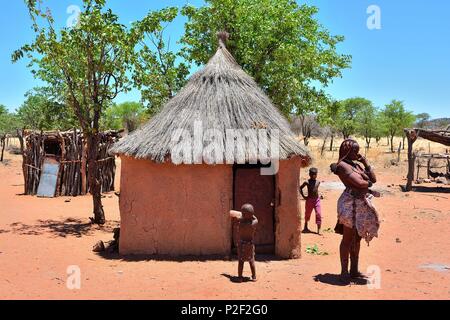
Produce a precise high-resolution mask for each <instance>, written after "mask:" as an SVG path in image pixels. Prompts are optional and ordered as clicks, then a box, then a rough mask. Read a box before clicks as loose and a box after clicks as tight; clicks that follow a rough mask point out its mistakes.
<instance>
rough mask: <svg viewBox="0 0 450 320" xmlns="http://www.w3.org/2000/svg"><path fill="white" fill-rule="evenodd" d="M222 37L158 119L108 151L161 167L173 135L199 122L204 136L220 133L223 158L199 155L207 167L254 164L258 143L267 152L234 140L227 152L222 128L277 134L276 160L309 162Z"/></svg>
mask: <svg viewBox="0 0 450 320" xmlns="http://www.w3.org/2000/svg"><path fill="white" fill-rule="evenodd" d="M226 37H227V36H225V35H224V33H220V34H219V47H218V49H217V52H216V53H215V55H214V56H213V57H212V58H211V59H210V61H209V62H208V63H207V64H206V66H205V67H204V68H203V69H202V70H200V71H198V72H197V73H195V74H194V75H193V76H192V77H191V78H190V80H189V82H188V83H187V84H186V86H185V87H184V88H183V89H181V90H180V92H179V93H178V94H177V95H176V96H175V97H174V98H172V99H171V100H170V101H168V102H167V104H166V105H165V106H164V107H163V109H162V110H161V112H160V113H159V114H157V115H156V116H155V117H154V118H152V119H151V120H150V121H149V122H148V123H147V124H145V125H144V126H143V127H141V128H140V129H138V130H136V131H135V132H133V133H132V134H130V135H129V136H127V137H126V138H124V139H122V140H121V141H119V142H118V143H116V144H115V145H114V146H113V147H112V149H111V151H112V152H114V153H116V154H123V155H127V156H132V157H135V158H138V159H149V160H153V161H155V162H164V161H165V160H166V159H167V157H168V156H169V155H170V154H171V150H172V147H173V146H174V143H176V142H172V139H173V135H174V133H175V132H177V130H180V129H181V130H187V131H188V132H190V134H191V135H192V136H193V129H194V123H195V122H196V121H200V122H201V124H202V128H203V130H204V131H205V130H206V129H215V130H218V131H216V132H220V133H222V135H221V139H222V140H223V141H220V144H221V145H223V146H224V147H223V154H221V155H219V156H218V155H216V154H214V150H213V149H211V148H209V149H208V148H207V149H205V150H204V151H203V152H204V153H203V157H204V158H208V159H210V161H209V162H207V163H209V164H212V163H225V162H226V159H230V156H233V155H234V159H238V158H240V159H242V157H245V161H246V162H250V161H255V159H254V155H255V153H254V150H255V148H258V147H259V148H260V149H262V148H261V143H263V144H264V143H265V144H266V146H264V148H265V149H270V139H266V141H262V140H259V141H258V142H257V143H258V145H256V142H255V141H254V140H252V139H246V140H245V141H242V140H239V139H237V141H235V143H236V144H235V145H236V148H235V149H227V148H226V147H225V145H226V139H227V138H226V137H227V129H253V130H255V129H267V131H269V130H270V129H278V130H279V158H280V159H287V158H290V157H292V156H295V155H300V156H302V157H303V159H304V160H305V161H307V162H309V160H310V156H309V153H308V150H307V149H306V147H305V146H304V145H302V144H301V143H300V142H299V141H297V140H296V139H295V138H294V134H293V133H292V131H291V130H290V127H289V124H288V122H287V120H286V119H285V118H284V117H283V116H282V114H281V113H280V112H279V110H278V109H277V108H276V107H274V106H273V105H272V103H271V101H270V99H269V98H268V97H267V96H266V95H265V94H264V93H263V91H262V90H261V89H260V88H259V87H258V85H257V84H256V82H255V81H254V80H253V79H252V78H251V77H250V76H249V75H248V74H246V73H245V72H244V71H243V70H242V68H241V67H240V66H239V65H238V64H237V63H236V61H235V60H234V58H233V56H232V55H231V54H230V52H229V51H228V50H227V49H226V47H225V44H224V43H225V41H226ZM206 145H207V143H205V146H206ZM252 151H253V152H252ZM239 152H241V153H239ZM242 152H244V153H245V154H244V155H243V154H242ZM256 160H260V159H256Z"/></svg>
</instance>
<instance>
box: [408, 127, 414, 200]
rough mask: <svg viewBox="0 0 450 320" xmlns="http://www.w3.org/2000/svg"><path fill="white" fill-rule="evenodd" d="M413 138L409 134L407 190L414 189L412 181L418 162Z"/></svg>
mask: <svg viewBox="0 0 450 320" xmlns="http://www.w3.org/2000/svg"><path fill="white" fill-rule="evenodd" d="M413 143H414V141H413V139H412V138H411V136H410V134H409V135H408V176H407V178H408V182H407V183H406V191H411V190H412V183H413V180H414V163H415V162H416V157H415V154H414V153H413Z"/></svg>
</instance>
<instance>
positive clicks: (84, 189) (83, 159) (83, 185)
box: [81, 141, 87, 195]
mask: <svg viewBox="0 0 450 320" xmlns="http://www.w3.org/2000/svg"><path fill="white" fill-rule="evenodd" d="M82 148H83V149H82V151H81V194H82V195H85V194H86V193H87V181H86V167H87V163H86V162H87V145H86V142H85V141H83V142H82Z"/></svg>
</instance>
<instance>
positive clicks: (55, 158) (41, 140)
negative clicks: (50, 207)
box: [18, 130, 120, 197]
mask: <svg viewBox="0 0 450 320" xmlns="http://www.w3.org/2000/svg"><path fill="white" fill-rule="evenodd" d="M119 135H120V133H119V132H118V131H114V130H111V131H105V132H101V133H100V143H99V154H98V159H97V162H98V164H99V170H100V171H101V174H100V176H101V179H102V181H101V184H102V192H108V191H113V190H114V178H115V171H116V164H115V157H114V155H113V154H110V153H109V148H110V147H111V146H112V145H113V144H114V143H115V142H116V141H118V140H119ZM18 137H19V140H20V146H21V154H22V169H23V176H24V193H25V194H27V195H38V196H42V197H55V196H78V195H83V194H86V193H87V192H88V191H89V183H88V179H87V172H88V170H89V168H88V165H87V163H86V156H87V154H86V152H87V147H86V142H85V139H84V137H83V134H82V132H81V131H80V130H69V131H64V132H59V131H53V132H52V131H45V132H44V131H23V132H22V131H18Z"/></svg>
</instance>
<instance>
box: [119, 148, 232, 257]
mask: <svg viewBox="0 0 450 320" xmlns="http://www.w3.org/2000/svg"><path fill="white" fill-rule="evenodd" d="M121 160H122V164H121V166H122V169H121V170H122V173H121V181H120V190H121V193H120V221H121V222H120V225H121V232H120V245H119V246H120V248H119V251H120V253H121V254H161V255H172V256H179V255H210V254H214V255H221V254H223V255H228V254H229V253H230V250H231V221H230V218H229V215H228V212H229V210H230V209H231V205H232V192H233V190H232V177H233V174H232V167H231V166H226V165H216V166H208V165H191V166H186V165H180V166H175V165H173V164H168V163H166V164H156V163H153V162H151V161H145V160H137V159H133V158H129V157H125V156H122V157H121Z"/></svg>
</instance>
